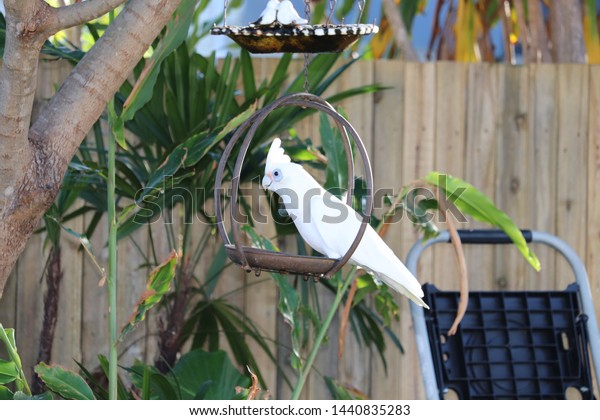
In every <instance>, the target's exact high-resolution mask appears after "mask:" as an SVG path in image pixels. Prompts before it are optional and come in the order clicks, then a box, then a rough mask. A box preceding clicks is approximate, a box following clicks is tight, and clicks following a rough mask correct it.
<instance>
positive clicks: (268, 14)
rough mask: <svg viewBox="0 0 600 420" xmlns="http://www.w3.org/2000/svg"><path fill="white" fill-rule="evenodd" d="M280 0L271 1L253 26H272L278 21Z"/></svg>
mask: <svg viewBox="0 0 600 420" xmlns="http://www.w3.org/2000/svg"><path fill="white" fill-rule="evenodd" d="M278 8H279V1H278V0H269V2H268V3H267V7H265V10H263V11H262V13H261V14H260V17H259V18H258V20H257V21H256V22H254V23H252V25H271V24H273V23H274V22H275V21H276V20H277V9H278Z"/></svg>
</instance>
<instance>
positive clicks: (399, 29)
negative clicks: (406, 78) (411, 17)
mask: <svg viewBox="0 0 600 420" xmlns="http://www.w3.org/2000/svg"><path fill="white" fill-rule="evenodd" d="M383 8H384V10H385V15H386V16H387V18H388V20H389V21H390V24H391V26H392V28H393V29H394V37H395V39H396V44H398V47H399V48H400V51H402V56H403V57H404V59H405V60H406V61H420V60H419V56H418V55H417V52H416V51H415V49H414V47H413V45H412V43H411V42H410V38H409V37H408V32H407V31H406V26H405V25H404V21H403V20H402V16H400V13H399V12H398V9H397V7H396V4H395V3H394V0H384V1H383Z"/></svg>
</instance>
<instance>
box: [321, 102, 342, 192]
mask: <svg viewBox="0 0 600 420" xmlns="http://www.w3.org/2000/svg"><path fill="white" fill-rule="evenodd" d="M319 133H320V134H321V143H322V144H323V149H324V150H325V155H326V156H327V169H326V174H327V175H326V182H325V189H327V190H328V191H331V192H332V193H333V194H335V195H337V196H338V198H339V197H340V196H341V195H342V194H339V193H341V192H342V191H346V190H347V189H348V162H347V160H346V148H345V147H344V144H343V140H342V136H341V134H340V132H339V130H337V129H334V128H333V127H331V125H330V124H329V119H328V118H327V114H325V113H324V112H322V113H321V114H320V115H319Z"/></svg>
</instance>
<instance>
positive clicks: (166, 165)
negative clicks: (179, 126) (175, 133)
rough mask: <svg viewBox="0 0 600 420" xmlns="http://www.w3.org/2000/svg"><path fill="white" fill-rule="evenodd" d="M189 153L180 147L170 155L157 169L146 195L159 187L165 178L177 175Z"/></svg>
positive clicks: (146, 188) (150, 180) (149, 181)
mask: <svg viewBox="0 0 600 420" xmlns="http://www.w3.org/2000/svg"><path fill="white" fill-rule="evenodd" d="M187 152H188V150H187V148H186V147H179V148H176V149H174V150H173V151H172V152H171V153H169V155H168V156H167V158H166V159H165V160H164V162H163V163H162V164H161V165H160V166H159V167H158V168H156V170H155V171H154V174H153V175H152V177H151V178H150V179H149V180H148V182H147V183H146V187H145V188H144V193H145V194H148V193H149V192H150V191H152V190H153V189H154V188H157V187H159V186H160V185H161V183H162V182H163V181H164V180H165V178H167V177H169V176H173V175H175V173H176V172H177V171H178V170H179V168H181V167H182V166H183V163H184V162H185V160H186V157H187Z"/></svg>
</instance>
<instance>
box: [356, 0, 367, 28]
mask: <svg viewBox="0 0 600 420" xmlns="http://www.w3.org/2000/svg"><path fill="white" fill-rule="evenodd" d="M364 11H365V0H358V22H356V23H360V21H361V20H362V15H363V12H364Z"/></svg>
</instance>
